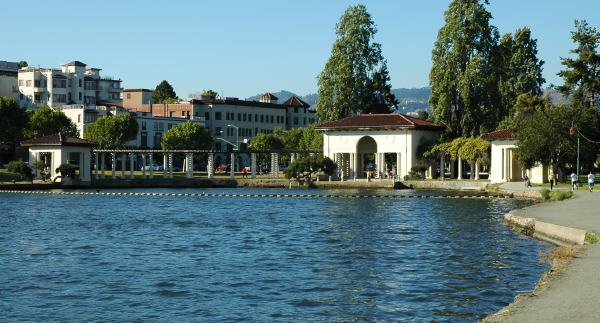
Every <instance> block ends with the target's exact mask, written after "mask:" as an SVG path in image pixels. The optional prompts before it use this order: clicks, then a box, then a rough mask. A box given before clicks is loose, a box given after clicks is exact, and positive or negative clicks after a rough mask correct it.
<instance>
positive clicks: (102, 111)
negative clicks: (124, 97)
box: [57, 103, 205, 148]
mask: <svg viewBox="0 0 600 323" xmlns="http://www.w3.org/2000/svg"><path fill="white" fill-rule="evenodd" d="M57 109H58V110H60V111H62V112H63V113H64V114H65V115H66V116H67V117H68V118H69V119H71V121H73V123H75V125H76V126H77V130H78V131H79V137H80V138H83V134H84V133H85V131H86V130H87V128H88V127H89V125H90V124H92V123H94V122H96V120H97V119H98V118H99V117H103V116H107V115H118V114H120V113H125V112H131V111H128V110H126V109H123V108H122V107H121V106H120V105H116V104H106V103H105V105H97V106H94V107H89V106H85V105H83V104H74V105H63V106H61V107H60V108H57ZM133 113H134V116H135V119H136V121H137V123H138V133H137V136H136V139H135V140H131V141H129V142H127V144H126V145H127V146H130V147H136V148H160V141H161V140H162V137H163V135H164V133H165V132H166V131H167V130H169V129H171V128H172V127H173V126H175V125H178V124H181V123H183V122H187V121H192V122H197V123H199V124H201V125H202V126H205V124H204V119H203V118H196V119H194V120H189V119H187V118H169V117H160V116H159V117H157V116H152V115H151V114H149V113H145V112H133Z"/></svg>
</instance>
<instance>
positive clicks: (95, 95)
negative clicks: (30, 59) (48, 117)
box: [18, 61, 123, 108]
mask: <svg viewBox="0 0 600 323" xmlns="http://www.w3.org/2000/svg"><path fill="white" fill-rule="evenodd" d="M100 71H101V69H99V68H89V67H87V65H86V64H84V63H82V62H80V61H73V62H70V63H67V64H64V65H61V69H54V68H40V67H25V68H22V69H20V70H19V71H18V87H19V92H20V95H19V101H20V103H21V106H22V107H26V108H35V107H38V106H43V105H47V106H49V107H51V108H56V107H60V106H63V105H73V104H82V105H85V106H86V107H90V106H94V105H96V104H97V103H99V102H116V101H120V100H121V94H122V92H123V89H122V87H121V80H118V79H113V78H112V77H106V76H101V75H100Z"/></svg>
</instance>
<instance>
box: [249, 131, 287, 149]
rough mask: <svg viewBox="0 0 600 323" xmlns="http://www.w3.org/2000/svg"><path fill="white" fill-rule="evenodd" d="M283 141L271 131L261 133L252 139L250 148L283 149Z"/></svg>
mask: <svg viewBox="0 0 600 323" xmlns="http://www.w3.org/2000/svg"><path fill="white" fill-rule="evenodd" d="M283 148H284V146H283V142H282V141H281V139H279V137H277V136H275V135H274V134H271V133H259V134H258V135H256V136H255V137H254V138H252V139H251V140H250V144H249V145H248V149H249V150H251V151H266V150H281V149H283Z"/></svg>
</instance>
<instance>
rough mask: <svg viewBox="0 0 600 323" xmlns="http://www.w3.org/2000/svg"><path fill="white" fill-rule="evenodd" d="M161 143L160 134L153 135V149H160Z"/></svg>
mask: <svg viewBox="0 0 600 323" xmlns="http://www.w3.org/2000/svg"><path fill="white" fill-rule="evenodd" d="M161 141H162V132H155V133H154V148H160V142H161Z"/></svg>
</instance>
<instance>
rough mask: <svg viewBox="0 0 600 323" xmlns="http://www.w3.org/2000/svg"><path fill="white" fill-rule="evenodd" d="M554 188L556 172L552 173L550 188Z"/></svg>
mask: <svg viewBox="0 0 600 323" xmlns="http://www.w3.org/2000/svg"><path fill="white" fill-rule="evenodd" d="M553 188H554V172H551V173H550V190H551V191H552V189H553Z"/></svg>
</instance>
